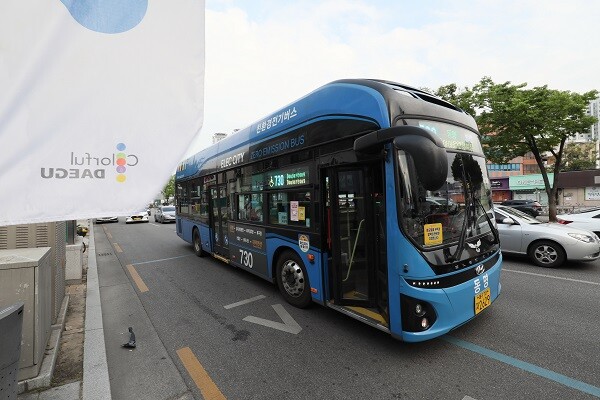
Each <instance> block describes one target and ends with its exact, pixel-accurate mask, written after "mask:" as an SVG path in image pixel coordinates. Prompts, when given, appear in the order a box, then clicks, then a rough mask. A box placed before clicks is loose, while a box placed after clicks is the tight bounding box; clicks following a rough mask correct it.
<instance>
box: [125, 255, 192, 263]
mask: <svg viewBox="0 0 600 400" xmlns="http://www.w3.org/2000/svg"><path fill="white" fill-rule="evenodd" d="M193 255H195V254H187V255H185V256H177V257H170V258H161V259H160V260H150V261H143V262H139V263H131V265H142V264H151V263H155V262H161V261H169V260H176V259H178V258H184V257H191V256H193Z"/></svg>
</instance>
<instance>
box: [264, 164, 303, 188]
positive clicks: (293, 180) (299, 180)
mask: <svg viewBox="0 0 600 400" xmlns="http://www.w3.org/2000/svg"><path fill="white" fill-rule="evenodd" d="M265 182H266V183H267V185H268V186H269V187H270V188H277V189H278V188H284V187H289V186H300V185H306V184H308V183H309V180H308V167H301V168H294V169H288V170H277V171H272V172H268V173H267V174H266V176H265Z"/></svg>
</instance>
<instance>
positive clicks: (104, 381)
mask: <svg viewBox="0 0 600 400" xmlns="http://www.w3.org/2000/svg"><path fill="white" fill-rule="evenodd" d="M81 222H83V221H81ZM88 238H89V239H88V240H89V244H88V246H87V250H86V253H87V257H84V260H83V269H84V271H85V270H86V268H87V282H86V281H85V279H84V280H83V282H82V283H81V284H76V285H69V286H67V288H68V289H67V293H69V290H71V291H72V292H71V295H70V296H69V295H67V296H65V302H64V303H63V308H64V310H62V309H61V315H60V316H59V318H58V319H59V321H57V324H56V325H54V326H53V335H52V337H51V338H50V341H49V344H48V346H47V350H46V356H45V357H44V361H43V363H42V368H41V371H40V374H39V375H38V376H37V377H36V378H33V379H30V380H28V381H25V382H19V391H23V390H28V392H27V393H23V394H20V395H18V397H17V398H18V399H19V400H79V399H84V400H96V399H98V400H106V399H111V392H110V382H109V376H108V364H107V359H106V348H105V344H104V329H103V322H102V306H101V303H100V289H99V281H98V269H97V262H96V248H95V240H94V229H93V224H91V223H89V231H88ZM84 242H85V240H84ZM73 291H80V292H81V291H83V292H85V319H84V320H83V321H78V320H77V319H78V318H82V315H81V314H83V312H82V311H83V298H84V296H83V295H82V293H75V292H73ZM69 297H71V298H72V300H71V302H72V303H73V304H71V305H70V309H71V310H73V309H75V311H73V314H74V315H71V317H72V318H71V319H70V322H71V324H65V315H66V314H67V305H68V304H69V302H70V299H69ZM77 301H78V302H79V303H80V304H74V303H76V302H77ZM67 335H73V336H70V337H68V338H67ZM77 335H79V337H77ZM81 335H83V343H82V340H81ZM63 336H64V337H63ZM61 337H62V338H63V340H61V343H60V345H59V339H61ZM81 353H83V374H81V372H80V371H79V369H80V364H78V363H79V362H81V361H80V359H81ZM68 354H69V355H71V358H72V359H69V355H68ZM57 359H58V364H59V366H58V367H57ZM69 364H77V365H72V366H71V368H74V369H77V370H78V371H68V369H69ZM65 369H66V370H67V372H65V373H66V374H67V375H70V376H71V377H72V376H77V377H79V378H81V379H80V380H79V381H76V382H70V383H67V384H63V385H59V386H55V387H50V388H48V386H49V385H50V383H51V381H52V383H53V384H55V382H56V381H57V380H58V381H59V382H60V380H61V379H60V376H56V372H60V371H64V370H65ZM57 378H58V379H57ZM67 380H68V379H67ZM38 388H39V389H38Z"/></svg>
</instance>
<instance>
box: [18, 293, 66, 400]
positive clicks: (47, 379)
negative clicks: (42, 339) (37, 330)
mask: <svg viewBox="0 0 600 400" xmlns="http://www.w3.org/2000/svg"><path fill="white" fill-rule="evenodd" d="M68 307H69V296H68V295H67V296H65V297H64V299H63V302H62V305H61V306H60V312H59V313H58V317H57V319H56V324H54V325H52V326H51V332H50V337H49V338H48V344H47V345H46V351H45V353H44V358H43V360H42V366H41V367H40V372H39V373H38V375H37V376H36V377H33V378H30V379H25V380H23V381H19V383H18V388H17V394H22V393H25V392H29V391H31V390H35V389H44V388H49V387H50V384H51V383H52V376H54V367H56V359H57V358H58V350H59V347H60V337H61V335H62V332H63V330H64V328H65V317H66V315H67V309H68Z"/></svg>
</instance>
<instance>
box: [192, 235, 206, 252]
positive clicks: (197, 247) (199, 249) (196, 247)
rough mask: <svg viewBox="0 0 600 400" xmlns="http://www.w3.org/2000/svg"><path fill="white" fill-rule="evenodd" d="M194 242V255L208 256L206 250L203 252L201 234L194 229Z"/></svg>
mask: <svg viewBox="0 0 600 400" xmlns="http://www.w3.org/2000/svg"><path fill="white" fill-rule="evenodd" d="M192 241H193V243H194V253H196V255H197V256H198V257H204V256H205V255H206V253H205V252H204V250H202V241H201V240H200V232H198V229H196V228H194V231H193V232H192Z"/></svg>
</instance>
